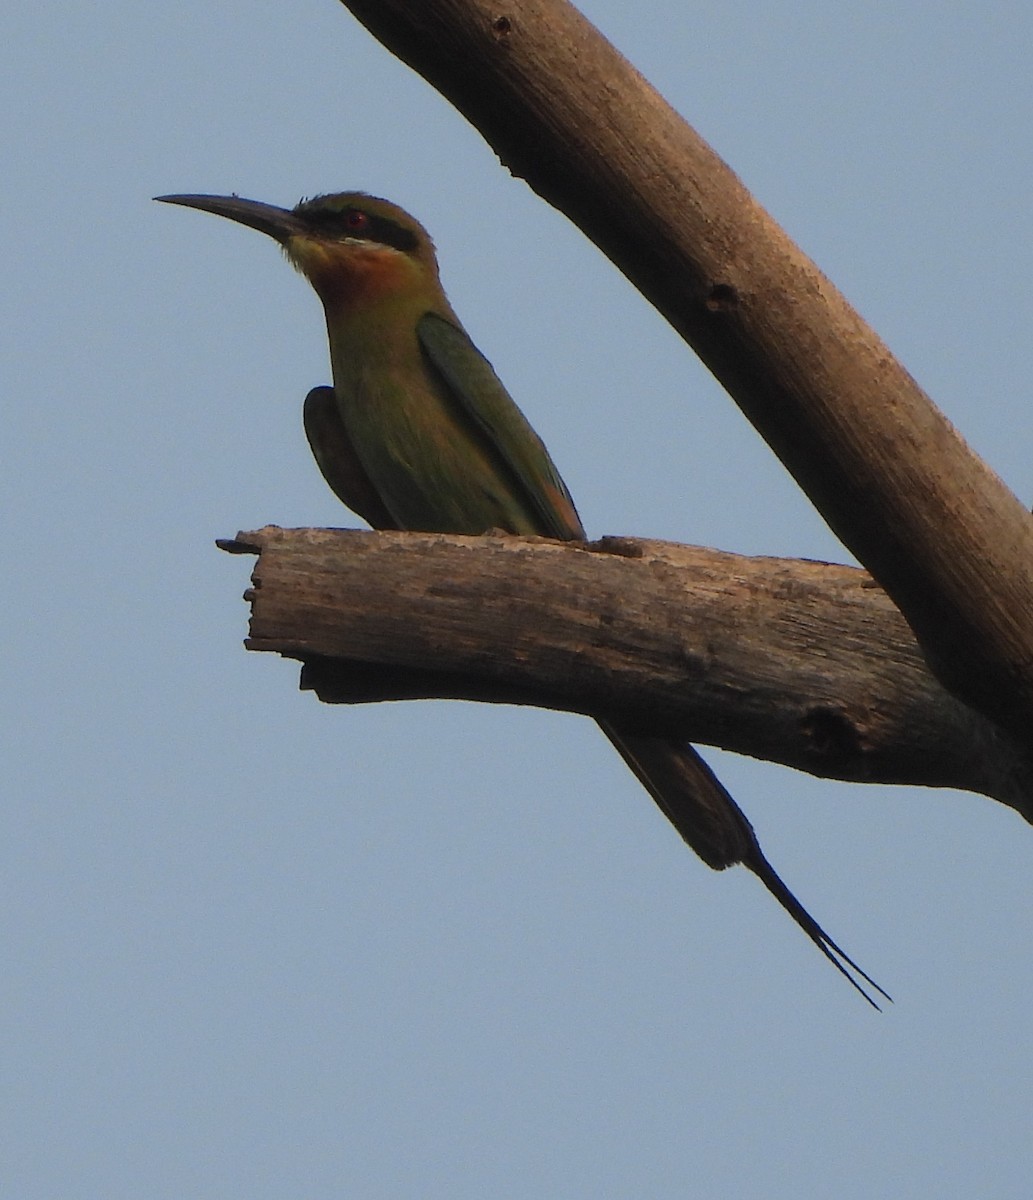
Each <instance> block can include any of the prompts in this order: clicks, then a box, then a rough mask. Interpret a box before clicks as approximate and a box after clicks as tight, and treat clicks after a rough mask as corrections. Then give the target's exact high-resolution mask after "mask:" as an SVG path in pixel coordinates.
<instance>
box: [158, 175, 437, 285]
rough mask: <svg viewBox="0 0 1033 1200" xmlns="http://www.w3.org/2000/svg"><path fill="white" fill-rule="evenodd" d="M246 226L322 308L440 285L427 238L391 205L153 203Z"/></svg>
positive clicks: (344, 198) (355, 200) (351, 200)
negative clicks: (291, 268) (277, 248)
mask: <svg viewBox="0 0 1033 1200" xmlns="http://www.w3.org/2000/svg"><path fill="white" fill-rule="evenodd" d="M155 199H156V200H161V201H163V202H164V203H166V204H183V205H186V206H187V207H188V208H199V209H201V210H202V211H203V212H210V213H215V214H216V215H217V216H220V217H229V219H230V220H231V221H239V222H240V224H242V225H249V226H250V227H251V228H252V229H257V230H259V231H260V232H261V233H266V234H268V235H269V236H270V237H271V238H273V239H274V240H275V241H277V242H279V243H280V245H281V246H282V247H283V249H284V253H285V254H286V255H287V257H288V258H289V259H290V261H291V262H292V263H293V264H294V265H295V266H296V267H297V268H298V270H299V271H301V273H302V274H303V275H304V276H305V277H306V278H307V279H308V281H309V282H310V283H311V284H312V286H313V287H314V288H315V289H316V291H317V292H318V294H319V296H320V298H321V299H322V300H323V302H324V304H328V305H330V304H332V305H334V306H335V307H337V306H343V307H345V308H347V307H351V306H352V305H362V304H367V303H370V302H371V301H374V300H376V299H378V298H380V297H384V296H391V295H394V294H397V293H398V292H405V291H411V290H413V289H419V288H425V287H427V286H432V287H435V288H438V287H440V284H439V283H438V267H437V259H436V257H435V254H434V243H433V242H432V241H431V240H430V235H429V234H428V233H427V231H426V230H425V229H424V228H423V226H422V225H421V224H420V223H419V221H417V220H416V219H415V218H414V217H411V216H410V215H409V214H408V213H407V212H406V211H405V210H404V209H402V208H399V207H398V205H397V204H392V203H391V202H390V201H389V200H381V199H378V198H377V197H376V196H367V195H366V194H365V193H363V192H338V193H335V194H333V195H327V196H315V197H313V198H312V199H311V200H302V202H301V203H300V204H298V205H297V206H296V207H295V208H277V207H276V206H275V205H273V204H263V203H262V202H261V201H260V200H244V199H243V198H241V197H240V196H199V195H176V196H156V197H155Z"/></svg>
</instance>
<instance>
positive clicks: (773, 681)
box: [220, 526, 1033, 819]
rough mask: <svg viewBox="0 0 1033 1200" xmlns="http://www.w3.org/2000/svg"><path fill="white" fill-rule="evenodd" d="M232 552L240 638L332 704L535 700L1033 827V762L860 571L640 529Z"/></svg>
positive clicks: (238, 543)
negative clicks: (928, 790) (901, 786)
mask: <svg viewBox="0 0 1033 1200" xmlns="http://www.w3.org/2000/svg"><path fill="white" fill-rule="evenodd" d="M220 544H221V545H222V546H223V548H224V549H228V550H231V551H234V552H237V553H257V554H258V555H259V559H258V563H257V565H256V567H255V571H254V575H253V583H254V586H253V588H252V589H251V590H250V591H249V592H248V594H247V598H248V599H249V600H250V601H251V604H252V617H251V630H250V633H251V636H250V638H249V639H248V642H247V645H248V648H249V649H252V650H265V651H274V652H276V653H279V654H283V655H286V656H288V657H292V658H298V659H301V660H303V661H304V662H305V663H306V666H305V670H304V674H303V686H305V687H308V688H311V689H312V690H315V691H316V693H317V695H319V697H320V698H321V699H323V700H327V701H330V702H337V703H364V702H368V701H371V700H389V699H413V698H420V697H430V696H434V697H450V698H463V699H470V700H482V701H483V700H487V701H496V702H502V703H522V704H536V705H540V706H543V707H548V708H556V709H563V710H568V711H572V712H580V713H586V714H589V715H591V716H593V717H602V718H604V719H605V718H615V719H616V718H619V720H620V723H621V725H622V727H627V726H629V725H636V726H637V725H641V727H642V728H643V729H645V730H648V731H650V732H653V733H670V734H673V735H675V736H679V737H684V738H685V739H686V740H687V741H690V740H691V741H693V742H703V743H705V744H709V745H715V746H721V747H724V748H725V749H729V750H735V751H739V752H741V753H744V754H749V755H753V756H754V757H757V758H764V759H769V760H771V761H774V762H779V763H784V764H786V765H788V766H793V767H798V768H799V769H801V770H804V771H807V772H810V773H811V774H814V775H820V776H826V777H833V778H838V779H849V780H857V781H862V782H870V783H912V784H925V785H929V786H942V787H956V788H964V789H967V790H969V791H974V792H980V793H982V794H984V795H986V796H990V797H992V798H994V799H996V800H999V801H1001V802H1003V803H1005V804H1009V805H1011V806H1012V807H1014V808H1016V809H1017V810H1018V811H1019V812H1021V813H1022V814H1023V815H1024V816H1025V817H1026V818H1027V819H1033V764H1031V763H1030V761H1029V760H1028V759H1027V758H1024V757H1023V755H1022V753H1021V751H1020V750H1019V748H1017V747H1016V746H1015V745H1014V744H1013V743H1012V742H1010V741H1009V740H1008V739H1007V737H1005V736H1004V735H1002V734H1001V733H1000V731H999V730H998V729H997V728H996V726H995V725H993V724H992V723H991V722H990V721H988V720H986V719H985V718H984V717H982V716H980V715H979V714H977V713H976V712H974V711H973V710H972V709H970V708H968V707H967V706H966V705H964V704H962V703H961V702H960V701H958V700H957V699H956V698H955V697H953V696H952V695H951V694H950V693H949V692H947V691H945V690H944V688H943V687H942V686H941V685H940V684H939V683H938V682H937V680H936V679H935V677H934V676H933V675H932V674H931V672H930V671H929V670H928V668H927V667H926V665H925V663H924V659H923V657H922V653H921V651H920V649H919V647H918V645H917V643H916V642H915V639H914V636H913V635H912V633H911V631H910V629H909V628H908V626H907V624H906V623H905V621H904V620H903V618H902V617H901V616H900V613H899V612H898V611H897V609H896V608H895V607H894V605H893V604H892V602H891V601H890V599H889V598H888V597H887V596H886V594H885V593H884V592H883V591H882V590H881V589H880V588H879V587H878V586H877V585H876V584H875V583H874V581H873V580H872V578H871V576H870V575H868V573H867V572H865V571H862V570H859V569H857V568H853V567H845V566H837V565H834V564H830V563H820V562H811V561H806V560H800V559H780V558H747V557H743V556H740V555H734V554H727V553H724V552H722V551H717V550H707V549H702V548H700V547H694V546H681V545H675V544H672V543H668V542H658V541H646V540H640V539H629V538H621V539H613V538H610V539H603V540H602V541H600V542H593V543H587V544H581V543H560V542H551V541H547V540H545V539H540V538H513V537H503V536H492V535H487V536H484V537H480V538H471V537H460V536H458V535H441V534H415V533H369V532H365V531H360V530H347V529H280V528H278V527H276V526H268V527H266V528H265V529H261V530H258V531H257V532H247V533H240V534H238V535H237V537H236V539H234V540H233V541H229V542H223V543H220Z"/></svg>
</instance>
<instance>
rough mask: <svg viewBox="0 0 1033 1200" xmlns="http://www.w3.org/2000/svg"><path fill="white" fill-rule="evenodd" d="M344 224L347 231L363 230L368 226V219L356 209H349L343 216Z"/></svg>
mask: <svg viewBox="0 0 1033 1200" xmlns="http://www.w3.org/2000/svg"><path fill="white" fill-rule="evenodd" d="M344 223H345V225H347V226H348V228H349V229H365V228H366V226H367V225H368V224H369V217H368V216H367V215H366V214H365V213H364V212H362V211H361V210H360V209H358V208H349V209H348V211H347V212H346V213H345V214H344Z"/></svg>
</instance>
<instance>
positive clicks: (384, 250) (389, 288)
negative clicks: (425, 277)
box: [284, 237, 416, 312]
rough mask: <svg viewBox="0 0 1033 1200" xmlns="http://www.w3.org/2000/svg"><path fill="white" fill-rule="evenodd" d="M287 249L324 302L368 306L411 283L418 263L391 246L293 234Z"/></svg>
mask: <svg viewBox="0 0 1033 1200" xmlns="http://www.w3.org/2000/svg"><path fill="white" fill-rule="evenodd" d="M284 251H285V253H286V255H287V257H288V258H289V259H290V261H291V262H292V263H293V264H294V266H295V267H297V269H298V270H299V271H300V272H301V273H302V274H303V275H304V276H305V277H306V279H308V281H309V282H310V283H311V284H312V286H313V287H314V288H315V290H316V292H317V293H318V295H319V298H320V299H321V300H322V301H323V303H324V304H330V305H332V306H333V307H334V309H336V310H337V311H338V312H340V311H342V310H344V311H348V310H350V309H353V308H365V307H367V306H368V305H370V304H373V303H375V302H376V301H377V300H382V299H385V298H386V297H388V296H390V295H392V294H396V293H398V292H399V291H403V290H406V289H407V288H408V287H411V286H412V282H413V272H414V270H415V269H416V264H415V263H413V261H412V260H411V259H410V258H408V257H407V256H406V255H405V254H402V253H401V251H399V250H394V249H392V248H391V247H389V246H371V245H368V244H367V245H360V244H357V243H354V242H324V241H317V240H316V239H314V238H304V237H293V238H291V239H290V241H289V242H288V243H287V245H286V246H284Z"/></svg>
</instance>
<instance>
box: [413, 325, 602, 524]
mask: <svg viewBox="0 0 1033 1200" xmlns="http://www.w3.org/2000/svg"><path fill="white" fill-rule="evenodd" d="M416 335H417V337H418V339H419V342H420V346H421V348H422V350H423V353H424V355H425V356H426V358H427V361H428V362H429V364H430V366H431V367H432V369H433V370H434V371H435V372H436V373H437V375H438V377H439V378H440V379H441V381H442V382H443V383H444V385H445V387H446V388H447V390H448V393H449V395H450V396H451V397H452V398H453V399H454V400H455V402H456V403H457V404H458V406H459V408H460V409H461V410H462V413H463V416H464V417H466V418H467V419H469V421H470V422H471V423H472V424H473V425H474V427H475V428H476V429H477V430H478V431H479V432H480V433H481V435H482V436H483V437H484V438H485V440H486V441H487V442H488V443H489V444H490V446H491V447H492V449H493V451H494V452H495V453H496V454H497V455H498V458H499V462H500V465H501V467H502V468H503V469H504V470H505V472H506V474H507V475H508V477H509V481H510V484H511V486H512V487H513V488H514V489H515V490H516V491H517V493H518V494H519V495H520V496H522V497H523V498H524V500H525V502H526V504H527V506H528V507H529V508H530V509H531V511H533V512H534V513H535V514H536V515H537V517H538V519H539V522H540V528H539V529H538V530H537V532H538V533H540V534H541V535H542V536H543V537H554V538H560V539H563V540H565V541H567V540H572V539H577V538H583V537H584V536H585V531H584V527H583V526H582V524H581V519H580V518H579V517H578V515H577V509H576V508H575V507H574V501H573V500H572V499H571V498H570V493H569V492H568V491H567V485H566V484H565V483H564V482H563V480H562V479H561V478H560V473H559V471H557V470H556V467H555V465H554V464H553V461H552V459H551V458H550V457H549V452H548V450H546V449H545V445H544V443H543V442H542V440H541V438H540V437H539V436H538V435H537V434H536V433H535V431H534V430H533V429H532V428H531V426H530V424H529V423H528V421H527V418H526V417H525V416H524V414H523V413H522V412H521V411H520V409H519V408H517V406H516V404H515V403H514V402H513V399H512V397H511V396H510V394H509V393H508V392H507V391H506V389H505V387H503V385H502V381H501V380H500V379H499V377H498V376H497V375H496V374H495V370H494V368H493V367H492V365H491V363H490V362H488V360H487V359H486V358H485V357H484V355H483V354H482V353H481V352H480V351H479V350H478V349H477V347H476V346H475V345H474V344H473V342H471V341H470V339H469V337H468V336H467V335H466V333H465V332H464V331H463V330H462V329H460V328H459V327H458V326H456V325H453V324H452V322H451V321H448V320H446V319H445V318H444V317H441V316H438V314H437V313H425V314H424V315H423V316H422V317H421V318H420V320H419V321H418V322H417V325H416Z"/></svg>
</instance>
